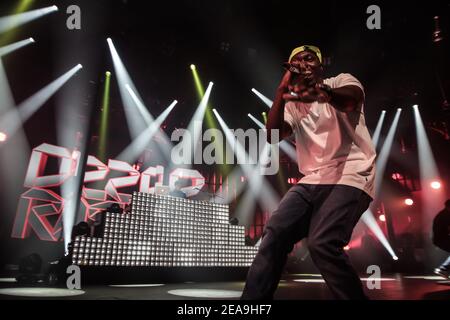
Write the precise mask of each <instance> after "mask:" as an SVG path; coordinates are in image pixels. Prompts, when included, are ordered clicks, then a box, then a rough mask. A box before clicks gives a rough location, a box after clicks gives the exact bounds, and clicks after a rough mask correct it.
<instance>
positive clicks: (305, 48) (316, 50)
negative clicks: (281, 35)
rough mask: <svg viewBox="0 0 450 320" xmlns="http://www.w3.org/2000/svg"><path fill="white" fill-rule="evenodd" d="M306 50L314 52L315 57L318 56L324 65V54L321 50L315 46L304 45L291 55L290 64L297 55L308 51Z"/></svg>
mask: <svg viewBox="0 0 450 320" xmlns="http://www.w3.org/2000/svg"><path fill="white" fill-rule="evenodd" d="M306 50H309V51H312V52H314V53H315V55H316V56H317V58H319V61H320V63H322V53H321V52H320V49H319V48H317V47H315V46H310V45H303V46H300V47H297V48H295V49H294V50H292V53H291V55H290V56H289V60H288V62H291V60H292V58H293V57H294V56H295V55H296V54H298V53H300V52H303V51H306Z"/></svg>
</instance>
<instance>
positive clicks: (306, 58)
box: [291, 50, 323, 82]
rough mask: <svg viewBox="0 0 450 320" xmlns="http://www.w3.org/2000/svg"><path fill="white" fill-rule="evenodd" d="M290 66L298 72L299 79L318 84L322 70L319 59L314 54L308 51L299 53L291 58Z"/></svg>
mask: <svg viewBox="0 0 450 320" xmlns="http://www.w3.org/2000/svg"><path fill="white" fill-rule="evenodd" d="M291 64H292V65H293V66H295V67H297V68H298V69H299V70H300V78H303V79H304V80H306V81H307V82H309V81H313V80H315V82H320V81H319V80H320V79H321V78H322V71H323V68H322V64H321V63H320V61H319V58H318V57H317V56H316V55H315V54H314V53H312V52H310V51H308V50H306V51H302V52H299V53H298V54H296V55H295V56H294V57H293V58H292V60H291Z"/></svg>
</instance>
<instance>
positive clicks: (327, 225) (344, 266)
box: [241, 184, 371, 300]
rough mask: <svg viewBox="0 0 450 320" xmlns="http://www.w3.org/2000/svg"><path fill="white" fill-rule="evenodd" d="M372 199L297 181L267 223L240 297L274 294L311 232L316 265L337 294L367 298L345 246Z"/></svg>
mask: <svg viewBox="0 0 450 320" xmlns="http://www.w3.org/2000/svg"><path fill="white" fill-rule="evenodd" d="M370 202H371V198H370V197H369V196H368V195H367V194H366V193H365V192H364V191H362V190H359V189H357V188H353V187H350V186H344V185H309V184H298V185H295V186H294V187H292V188H291V189H290V190H289V191H288V192H287V193H286V195H285V196H284V197H283V199H282V200H281V202H280V205H279V206H278V209H277V210H276V211H275V212H274V214H273V215H272V217H271V218H270V219H269V221H268V222H267V224H266V226H265V228H264V232H263V236H262V241H261V244H260V247H259V250H258V253H257V255H256V257H255V260H254V261H253V263H252V266H251V267H250V270H249V272H248V274H247V281H246V284H245V288H244V292H243V294H242V297H241V299H245V300H250V299H251V300H259V299H272V298H273V294H274V292H275V290H276V288H277V286H278V282H279V281H280V277H281V274H282V271H283V268H284V265H285V264H286V260H287V256H288V254H289V252H291V251H292V249H293V247H294V245H295V243H297V242H298V241H300V240H301V239H303V238H305V237H308V249H309V252H310V255H311V258H312V260H313V261H314V264H315V265H316V266H317V268H318V269H319V270H320V273H321V274H322V276H323V278H324V280H325V282H326V283H327V285H328V287H329V288H330V290H331V291H332V293H333V294H334V296H335V297H336V298H337V299H366V296H365V294H364V291H363V289H362V284H361V281H360V279H359V277H358V275H357V273H356V271H355V270H354V269H353V267H352V266H351V264H350V262H349V259H348V256H347V254H346V253H345V251H344V249H343V248H344V247H345V245H347V243H348V242H349V241H350V238H351V235H352V232H353V228H354V227H355V225H356V223H357V222H358V220H359V218H360V217H361V215H362V214H363V213H364V212H365V211H366V210H367V208H368V207H369V204H370Z"/></svg>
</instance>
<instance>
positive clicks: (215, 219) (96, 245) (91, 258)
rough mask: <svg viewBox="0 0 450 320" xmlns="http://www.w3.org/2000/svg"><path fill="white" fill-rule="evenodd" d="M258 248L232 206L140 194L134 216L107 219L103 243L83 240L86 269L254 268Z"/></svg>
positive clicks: (80, 261)
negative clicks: (233, 218)
mask: <svg viewBox="0 0 450 320" xmlns="http://www.w3.org/2000/svg"><path fill="white" fill-rule="evenodd" d="M257 250H258V248H257V247H250V246H246V245H245V229H244V226H237V225H230V224H229V208H228V205H224V204H217V203H212V202H205V201H194V200H188V199H181V198H175V197H170V196H161V195H154V194H148V193H142V192H134V193H133V197H132V210H131V213H128V214H126V213H110V212H107V213H106V219H105V227H104V234H103V238H90V237H85V236H78V237H76V238H75V240H74V243H73V254H72V262H73V263H74V264H77V265H82V266H151V267H249V266H250V265H251V263H252V261H253V259H254V257H255V255H256V252H257Z"/></svg>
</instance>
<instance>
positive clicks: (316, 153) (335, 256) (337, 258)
mask: <svg viewBox="0 0 450 320" xmlns="http://www.w3.org/2000/svg"><path fill="white" fill-rule="evenodd" d="M286 67H287V69H288V70H287V72H286V73H285V75H284V77H283V79H282V80H281V83H280V84H279V86H278V89H277V92H276V96H275V101H274V102H273V106H272V108H271V110H270V112H269V117H268V121H267V126H266V127H267V131H268V137H269V138H268V139H269V140H270V131H271V130H279V131H280V136H281V137H283V138H284V137H287V136H290V135H291V134H294V135H295V140H296V147H297V158H298V166H299V170H300V172H301V173H302V174H303V175H304V177H303V178H302V179H301V180H300V182H299V183H298V184H297V185H296V186H294V187H292V188H291V189H290V190H289V191H288V192H287V194H286V195H285V196H284V197H283V199H282V200H281V202H280V204H279V206H278V209H277V210H276V211H275V212H274V213H273V215H272V217H271V218H270V219H269V221H268V222H267V224H266V226H265V229H264V232H263V237H262V241H261V244H260V247H259V251H258V254H257V255H256V257H255V260H254V261H253V264H252V266H251V268H250V270H249V272H248V275H247V283H246V285H245V289H244V292H243V294H242V297H241V298H242V299H272V298H273V294H274V292H275V290H276V288H277V285H278V282H279V280H280V277H281V273H282V269H283V267H284V265H285V263H286V259H287V255H288V253H289V252H290V251H291V250H292V248H293V245H294V244H295V243H296V242H298V241H300V240H301V239H303V238H305V237H307V238H308V248H309V252H310V254H311V258H312V259H313V261H314V263H315V264H316V266H317V268H319V270H320V272H321V274H322V276H323V278H324V280H325V281H326V283H327V285H328V287H329V288H330V289H331V291H332V293H333V294H334V296H335V298H337V299H366V296H365V294H364V291H363V288H362V284H361V281H360V279H359V277H358V275H357V273H356V272H355V270H354V269H353V267H352V266H351V265H350V262H349V259H348V256H347V255H346V253H345V251H344V249H343V248H344V247H345V246H346V245H347V243H348V242H349V240H350V238H351V235H352V231H353V228H354V227H355V225H356V223H357V222H358V220H359V218H360V216H361V215H362V213H363V212H364V211H366V210H367V208H368V207H369V203H370V202H371V201H372V198H373V192H374V190H373V187H374V177H375V150H374V147H373V145H372V141H371V137H370V134H369V132H368V130H367V127H366V124H365V120H364V113H363V105H364V91H363V87H362V85H361V84H360V82H359V81H358V80H357V79H356V78H355V77H353V76H352V75H350V74H348V73H342V74H339V75H338V76H337V77H334V78H328V79H323V78H322V74H323V66H322V54H321V52H320V50H319V49H318V48H317V47H314V46H301V47H298V48H295V49H294V50H293V51H292V54H291V56H290V57H289V60H288V63H287V64H286ZM269 142H270V141H269Z"/></svg>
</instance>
